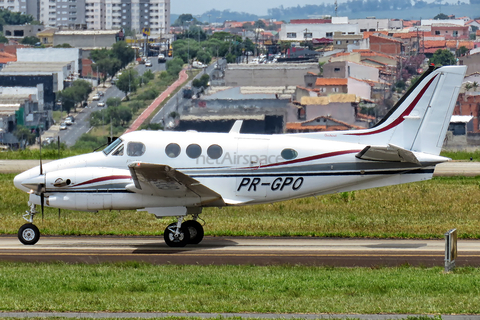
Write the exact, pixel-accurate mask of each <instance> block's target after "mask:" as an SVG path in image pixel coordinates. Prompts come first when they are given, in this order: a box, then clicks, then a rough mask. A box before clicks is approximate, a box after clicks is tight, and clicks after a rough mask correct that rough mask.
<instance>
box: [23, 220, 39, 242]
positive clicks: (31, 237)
mask: <svg viewBox="0 0 480 320" xmlns="http://www.w3.org/2000/svg"><path fill="white" fill-rule="evenodd" d="M39 239H40V231H39V230H38V228H37V226H36V225H34V224H33V223H26V224H24V225H23V226H21V227H20V229H19V230H18V240H20V242H21V243H23V244H25V245H34V244H35V243H37V242H38V240H39Z"/></svg>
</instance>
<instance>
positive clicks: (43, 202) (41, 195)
mask: <svg viewBox="0 0 480 320" xmlns="http://www.w3.org/2000/svg"><path fill="white" fill-rule="evenodd" d="M40 205H41V208H42V222H43V212H44V208H45V194H44V193H43V192H42V193H40Z"/></svg>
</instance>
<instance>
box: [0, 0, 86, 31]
mask: <svg viewBox="0 0 480 320" xmlns="http://www.w3.org/2000/svg"><path fill="white" fill-rule="evenodd" d="M0 1H1V0H0ZM39 20H40V21H41V22H43V24H44V26H46V27H62V28H69V29H84V28H85V26H86V23H85V0H40V17H39Z"/></svg>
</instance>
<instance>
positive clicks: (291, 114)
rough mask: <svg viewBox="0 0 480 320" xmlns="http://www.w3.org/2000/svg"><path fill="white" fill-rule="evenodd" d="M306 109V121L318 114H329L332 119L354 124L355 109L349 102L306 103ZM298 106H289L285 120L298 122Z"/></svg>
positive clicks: (318, 115)
mask: <svg viewBox="0 0 480 320" xmlns="http://www.w3.org/2000/svg"><path fill="white" fill-rule="evenodd" d="M305 109H306V119H305V120H302V122H303V121H308V120H312V119H315V118H317V117H320V116H331V117H332V118H334V119H337V120H340V121H343V122H347V123H349V124H355V109H354V107H353V106H352V104H351V103H330V104H328V105H324V106H321V105H308V106H306V107H305ZM297 115H298V107H297V106H294V105H292V106H290V107H289V109H288V113H287V122H300V120H298V116H297Z"/></svg>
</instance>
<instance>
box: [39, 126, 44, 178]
mask: <svg viewBox="0 0 480 320" xmlns="http://www.w3.org/2000/svg"><path fill="white" fill-rule="evenodd" d="M39 158H40V175H42V174H43V168H42V135H40V156H39Z"/></svg>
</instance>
